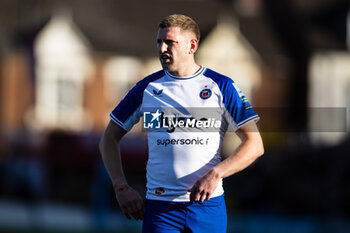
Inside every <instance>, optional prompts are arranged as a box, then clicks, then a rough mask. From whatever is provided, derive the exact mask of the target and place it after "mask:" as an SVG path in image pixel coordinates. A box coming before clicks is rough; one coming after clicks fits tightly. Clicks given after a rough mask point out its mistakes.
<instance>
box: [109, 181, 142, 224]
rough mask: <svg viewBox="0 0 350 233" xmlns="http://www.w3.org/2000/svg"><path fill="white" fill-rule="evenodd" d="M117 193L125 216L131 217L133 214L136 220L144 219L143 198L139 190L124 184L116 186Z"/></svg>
mask: <svg viewBox="0 0 350 233" xmlns="http://www.w3.org/2000/svg"><path fill="white" fill-rule="evenodd" d="M115 193H116V197H117V200H118V203H119V206H120V208H121V209H122V211H123V213H124V215H125V217H127V218H128V219H131V217H130V215H131V216H132V217H134V219H136V220H142V219H143V200H142V198H141V196H140V194H138V192H136V191H135V190H134V189H133V188H131V187H130V186H128V185H123V186H120V187H118V188H116V190H115Z"/></svg>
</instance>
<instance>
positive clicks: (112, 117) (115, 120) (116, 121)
mask: <svg viewBox="0 0 350 233" xmlns="http://www.w3.org/2000/svg"><path fill="white" fill-rule="evenodd" d="M109 117H110V118H111V119H112V120H113V121H114V122H115V123H116V124H118V125H119V126H120V127H122V128H123V129H125V130H126V131H129V130H130V129H127V127H126V125H125V124H123V123H122V122H121V121H120V120H118V118H116V117H115V116H114V115H113V114H112V113H111V114H109Z"/></svg>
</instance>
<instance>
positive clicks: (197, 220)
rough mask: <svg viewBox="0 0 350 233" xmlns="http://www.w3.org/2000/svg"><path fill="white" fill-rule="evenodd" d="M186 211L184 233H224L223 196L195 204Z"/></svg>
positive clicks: (225, 214) (224, 212) (224, 208)
mask: <svg viewBox="0 0 350 233" xmlns="http://www.w3.org/2000/svg"><path fill="white" fill-rule="evenodd" d="M188 211H189V212H188V215H187V219H186V220H187V221H186V229H185V230H186V231H185V232H193V233H207V232H210V233H226V231H227V213H226V205H225V199H224V197H223V196H220V197H215V198H212V199H210V200H209V201H204V202H203V203H196V204H195V205H192V206H191V207H189V209H188Z"/></svg>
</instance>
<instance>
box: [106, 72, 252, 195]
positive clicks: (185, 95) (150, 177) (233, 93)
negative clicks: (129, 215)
mask: <svg viewBox="0 0 350 233" xmlns="http://www.w3.org/2000/svg"><path fill="white" fill-rule="evenodd" d="M141 116H143V126H144V128H145V129H147V137H148V149H149V158H148V162H147V175H146V176H147V193H146V198H147V199H153V200H164V201H189V195H190V192H189V189H191V188H192V186H193V184H194V183H195V182H196V181H197V180H198V179H199V178H200V177H201V176H203V175H204V174H205V173H206V172H207V171H208V170H209V169H210V168H212V167H214V166H215V165H217V164H218V163H220V162H221V156H220V150H221V143H222V139H223V137H224V134H225V132H226V130H227V127H228V125H231V127H232V129H233V130H234V131H236V130H237V129H238V128H239V127H241V126H242V125H244V124H246V123H248V122H250V121H253V120H257V119H258V118H259V117H258V115H257V114H256V113H255V111H254V110H253V109H252V107H251V105H250V104H249V102H248V101H247V99H246V98H245V96H244V95H243V93H242V92H241V91H240V90H239V89H238V87H237V86H236V84H235V83H234V82H233V81H232V80H231V79H230V78H228V77H226V76H224V75H221V74H219V73H216V72H214V71H212V70H210V69H208V68H205V67H202V68H201V69H200V70H199V71H198V72H197V73H196V74H194V75H193V76H190V77H176V76H173V75H171V74H170V73H168V72H167V71H165V70H160V71H158V72H156V73H154V74H151V75H149V76H147V77H146V78H144V79H143V80H141V81H139V82H138V83H137V84H136V85H135V86H134V87H133V88H132V89H131V90H130V91H129V92H128V93H127V94H126V96H124V98H123V99H122V101H121V102H120V103H119V105H118V106H117V107H116V108H115V109H114V110H113V111H112V113H111V114H110V118H111V119H112V120H113V121H114V122H115V123H117V124H118V125H120V126H121V127H122V128H123V129H125V130H127V131H129V130H130V129H131V128H132V127H133V125H134V124H135V123H137V122H138V121H139V119H140V117H141ZM221 194H223V187H222V180H220V182H219V184H218V186H217V188H216V190H215V192H214V193H213V194H212V197H215V196H219V195H221Z"/></svg>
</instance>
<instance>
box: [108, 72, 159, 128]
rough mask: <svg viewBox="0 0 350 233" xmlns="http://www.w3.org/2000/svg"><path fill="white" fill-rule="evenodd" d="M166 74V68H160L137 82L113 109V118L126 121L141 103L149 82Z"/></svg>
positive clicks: (122, 121)
mask: <svg viewBox="0 0 350 233" xmlns="http://www.w3.org/2000/svg"><path fill="white" fill-rule="evenodd" d="M164 75H165V72H164V70H160V71H158V72H155V73H153V74H151V75H149V76H147V77H145V78H144V79H142V80H140V81H139V82H137V83H136V84H135V85H134V86H133V88H131V89H130V91H129V92H128V93H127V94H126V96H125V97H124V98H123V99H122V100H121V102H120V103H119V104H118V106H117V107H116V108H115V109H114V110H113V111H112V113H111V117H113V119H114V118H116V119H117V120H118V121H119V122H121V123H124V122H125V121H126V120H127V119H128V118H129V117H130V116H131V115H132V114H133V113H134V112H135V111H136V109H137V108H138V107H139V106H140V105H141V103H142V97H143V92H144V90H145V89H146V87H147V86H148V84H149V83H150V82H153V81H156V80H157V79H160V78H161V77H163V76H164ZM116 119H114V120H116Z"/></svg>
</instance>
